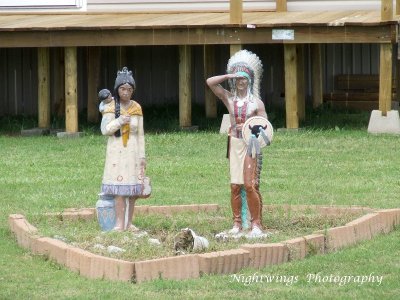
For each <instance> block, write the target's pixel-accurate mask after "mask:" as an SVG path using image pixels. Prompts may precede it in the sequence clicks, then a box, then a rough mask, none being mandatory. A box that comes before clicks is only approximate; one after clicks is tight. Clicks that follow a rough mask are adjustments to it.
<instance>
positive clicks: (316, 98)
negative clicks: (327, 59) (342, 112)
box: [311, 44, 322, 108]
mask: <svg viewBox="0 0 400 300" xmlns="http://www.w3.org/2000/svg"><path fill="white" fill-rule="evenodd" d="M311 77H312V78H311V80H312V102H313V108H317V107H319V106H321V105H322V60H321V44H312V45H311Z"/></svg>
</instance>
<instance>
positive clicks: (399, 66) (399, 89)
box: [394, 43, 400, 102]
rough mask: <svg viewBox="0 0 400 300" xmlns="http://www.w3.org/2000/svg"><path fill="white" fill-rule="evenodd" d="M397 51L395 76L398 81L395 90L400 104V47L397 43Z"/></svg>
mask: <svg viewBox="0 0 400 300" xmlns="http://www.w3.org/2000/svg"><path fill="white" fill-rule="evenodd" d="M395 49H396V51H395V55H396V54H397V55H396V56H397V57H396V56H394V59H395V62H396V73H395V74H396V75H395V79H396V83H395V85H396V86H395V88H396V101H398V102H400V52H399V51H400V47H399V44H398V43H397V44H396V47H395Z"/></svg>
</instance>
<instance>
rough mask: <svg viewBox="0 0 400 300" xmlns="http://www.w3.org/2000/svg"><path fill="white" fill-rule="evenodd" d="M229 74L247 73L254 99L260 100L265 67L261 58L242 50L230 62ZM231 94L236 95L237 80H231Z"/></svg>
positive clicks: (228, 66)
mask: <svg viewBox="0 0 400 300" xmlns="http://www.w3.org/2000/svg"><path fill="white" fill-rule="evenodd" d="M226 68H227V70H226V71H227V73H229V74H234V73H238V72H240V73H242V72H244V73H246V74H247V75H248V76H246V77H247V78H248V79H249V87H250V92H251V93H252V94H253V95H254V97H256V98H258V99H260V82H261V78H262V72H263V65H262V62H261V60H260V58H259V57H258V56H257V55H256V54H254V53H253V52H251V51H248V50H240V51H238V52H236V53H235V54H234V55H233V56H232V57H231V58H230V59H229V61H228V65H227V67H226ZM229 87H230V89H231V92H232V93H233V94H234V93H235V90H236V88H235V79H234V78H233V79H230V80H229Z"/></svg>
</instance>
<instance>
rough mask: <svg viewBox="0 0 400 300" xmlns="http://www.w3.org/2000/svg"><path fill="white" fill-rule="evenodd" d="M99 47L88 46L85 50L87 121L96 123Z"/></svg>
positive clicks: (97, 119) (97, 117)
mask: <svg viewBox="0 0 400 300" xmlns="http://www.w3.org/2000/svg"><path fill="white" fill-rule="evenodd" d="M100 57H101V49H100V47H88V50H87V74H88V75H87V76H88V88H87V90H88V95H87V100H88V102H87V121H88V122H90V123H97V122H98V121H99V110H98V104H99V101H98V97H97V94H98V92H99V91H98V88H99V84H100Z"/></svg>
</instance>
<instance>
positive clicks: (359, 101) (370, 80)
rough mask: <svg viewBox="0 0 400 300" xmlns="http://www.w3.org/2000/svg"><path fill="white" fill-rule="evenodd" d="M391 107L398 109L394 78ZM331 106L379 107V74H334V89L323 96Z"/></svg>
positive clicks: (356, 108)
mask: <svg viewBox="0 0 400 300" xmlns="http://www.w3.org/2000/svg"><path fill="white" fill-rule="evenodd" d="M392 87H393V88H392V108H393V109H398V102H397V101H394V100H396V80H395V79H393V84H392ZM323 99H324V102H325V103H327V104H328V105H330V106H331V107H333V108H350V109H355V110H366V111H371V110H374V109H379V75H375V74H374V75H365V74H341V75H336V76H335V86H334V91H333V92H330V93H326V94H324V96H323Z"/></svg>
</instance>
